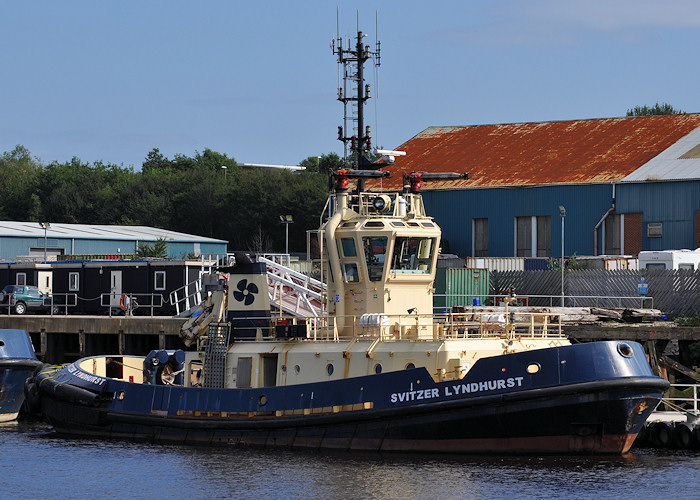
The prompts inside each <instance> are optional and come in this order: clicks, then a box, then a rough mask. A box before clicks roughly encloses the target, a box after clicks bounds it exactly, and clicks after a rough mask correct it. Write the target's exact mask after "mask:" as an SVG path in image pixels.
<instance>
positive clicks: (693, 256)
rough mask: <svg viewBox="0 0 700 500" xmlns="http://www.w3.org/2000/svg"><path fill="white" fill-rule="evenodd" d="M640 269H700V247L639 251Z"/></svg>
mask: <svg viewBox="0 0 700 500" xmlns="http://www.w3.org/2000/svg"><path fill="white" fill-rule="evenodd" d="M639 269H688V270H691V271H693V270H698V269H700V248H698V249H696V250H663V251H659V252H653V251H643V252H639Z"/></svg>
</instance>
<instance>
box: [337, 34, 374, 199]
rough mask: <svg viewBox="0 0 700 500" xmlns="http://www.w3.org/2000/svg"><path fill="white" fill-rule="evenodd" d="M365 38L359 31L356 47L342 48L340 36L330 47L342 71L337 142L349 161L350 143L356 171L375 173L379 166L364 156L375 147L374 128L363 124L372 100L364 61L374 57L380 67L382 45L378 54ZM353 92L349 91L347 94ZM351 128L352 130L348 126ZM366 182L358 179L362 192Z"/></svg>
mask: <svg viewBox="0 0 700 500" xmlns="http://www.w3.org/2000/svg"><path fill="white" fill-rule="evenodd" d="M365 36H366V35H364V34H363V33H362V32H361V31H358V32H357V41H356V44H355V48H354V49H351V48H348V49H345V48H343V39H342V38H340V37H337V40H334V41H333V43H332V44H331V47H332V49H333V54H336V55H337V56H338V65H339V66H342V68H343V85H342V86H340V85H339V87H338V100H339V101H340V102H342V103H343V110H344V113H343V125H342V126H339V127H338V140H339V141H342V143H343V146H344V155H345V159H346V160H347V159H348V143H349V144H350V163H351V165H352V167H351V168H353V169H356V170H375V169H376V168H377V166H376V165H372V163H371V162H370V161H369V160H368V159H367V157H366V156H365V155H366V153H367V152H368V151H369V150H370V148H371V147H372V138H371V129H370V127H369V125H367V126H365V124H364V104H365V102H366V101H367V99H369V98H370V86H369V84H366V83H365V79H364V65H365V62H366V61H367V60H368V59H370V58H372V57H374V60H375V66H377V67H378V66H379V65H380V43H379V41H377V42H376V49H375V51H371V50H370V46H369V45H363V44H362V41H363V38H364V37H365ZM348 90H350V92H348ZM349 123H351V124H352V125H351V126H350V128H349V127H348V124H349ZM363 184H364V181H363V180H362V179H359V180H358V187H359V188H360V191H362V189H363V187H364V186H363Z"/></svg>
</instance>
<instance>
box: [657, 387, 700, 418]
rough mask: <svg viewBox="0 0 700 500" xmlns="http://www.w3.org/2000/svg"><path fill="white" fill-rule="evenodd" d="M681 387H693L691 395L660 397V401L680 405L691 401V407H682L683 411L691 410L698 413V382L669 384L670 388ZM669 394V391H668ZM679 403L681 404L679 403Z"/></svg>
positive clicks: (699, 410) (699, 392)
mask: <svg viewBox="0 0 700 500" xmlns="http://www.w3.org/2000/svg"><path fill="white" fill-rule="evenodd" d="M681 387H684V388H685V389H684V390H687V389H689V388H692V389H693V391H692V392H693V396H692V397H667V398H662V399H661V401H662V403H666V402H668V403H670V404H669V406H671V405H673V406H681V404H684V403H691V406H692V408H683V409H684V410H685V411H691V412H694V413H699V412H700V404H698V394H700V384H671V389H674V388H676V389H679V390H680V388H681ZM669 394H670V393H669ZM679 403H681V404H679Z"/></svg>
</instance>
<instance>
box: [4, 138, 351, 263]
mask: <svg viewBox="0 0 700 500" xmlns="http://www.w3.org/2000/svg"><path fill="white" fill-rule="evenodd" d="M342 165H343V160H342V159H341V158H340V157H339V156H338V155H337V154H335V153H329V154H327V155H322V156H320V157H316V156H314V157H309V158H307V159H305V160H304V161H302V162H301V166H304V167H307V169H306V170H305V171H298V172H289V171H276V170H262V169H252V170H248V169H242V168H241V167H240V166H239V165H238V163H237V162H236V161H235V160H234V159H233V158H230V157H228V156H227V155H226V154H221V153H217V152H215V151H212V150H210V149H205V150H204V151H203V152H201V153H199V152H196V153H195V154H194V155H193V156H191V157H190V156H185V155H179V154H178V155H175V157H174V158H172V159H168V158H166V157H165V156H164V155H163V154H161V153H160V151H159V150H158V149H157V148H156V149H153V150H151V151H150V152H149V153H148V155H147V156H146V158H145V159H144V161H143V164H142V165H141V171H135V170H134V168H133V167H124V166H121V165H114V164H110V163H107V164H105V163H102V162H95V163H93V164H88V163H85V162H83V161H81V160H80V159H78V158H73V159H72V160H71V161H69V162H65V163H59V162H55V161H54V162H51V163H49V164H43V163H42V162H41V161H40V160H39V159H38V158H34V157H32V155H31V153H30V151H29V150H27V148H25V147H24V146H21V145H18V146H16V147H15V148H14V149H13V150H12V151H8V152H5V153H3V154H2V156H1V157H0V220H13V221H29V222H37V223H38V222H62V223H73V224H118V225H135V226H150V227H158V228H162V229H168V230H171V231H179V232H183V233H189V234H195V235H199V236H206V237H210V238H217V239H222V240H227V241H228V242H229V250H253V251H266V252H273V251H277V252H281V251H284V247H285V227H284V225H283V224H281V223H280V215H291V216H292V217H293V221H294V222H293V223H292V224H290V226H289V249H290V251H300V252H301V251H304V250H306V231H307V230H308V229H316V228H318V226H319V217H320V215H321V211H322V210H323V207H324V204H325V202H326V197H327V194H328V172H329V171H331V170H334V169H337V168H340V167H341V166H342ZM224 166H225V167H226V168H225V169H224V168H222V167H224Z"/></svg>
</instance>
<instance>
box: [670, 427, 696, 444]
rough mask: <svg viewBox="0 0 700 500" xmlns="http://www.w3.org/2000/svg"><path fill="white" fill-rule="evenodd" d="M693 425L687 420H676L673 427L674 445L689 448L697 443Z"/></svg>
mask: <svg viewBox="0 0 700 500" xmlns="http://www.w3.org/2000/svg"><path fill="white" fill-rule="evenodd" d="M694 441H695V440H694V436H693V427H692V426H691V425H688V423H687V422H676V425H675V427H674V428H673V447H674V448H678V449H679V450H687V449H689V448H692V447H693V445H694V444H695V442H694Z"/></svg>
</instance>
